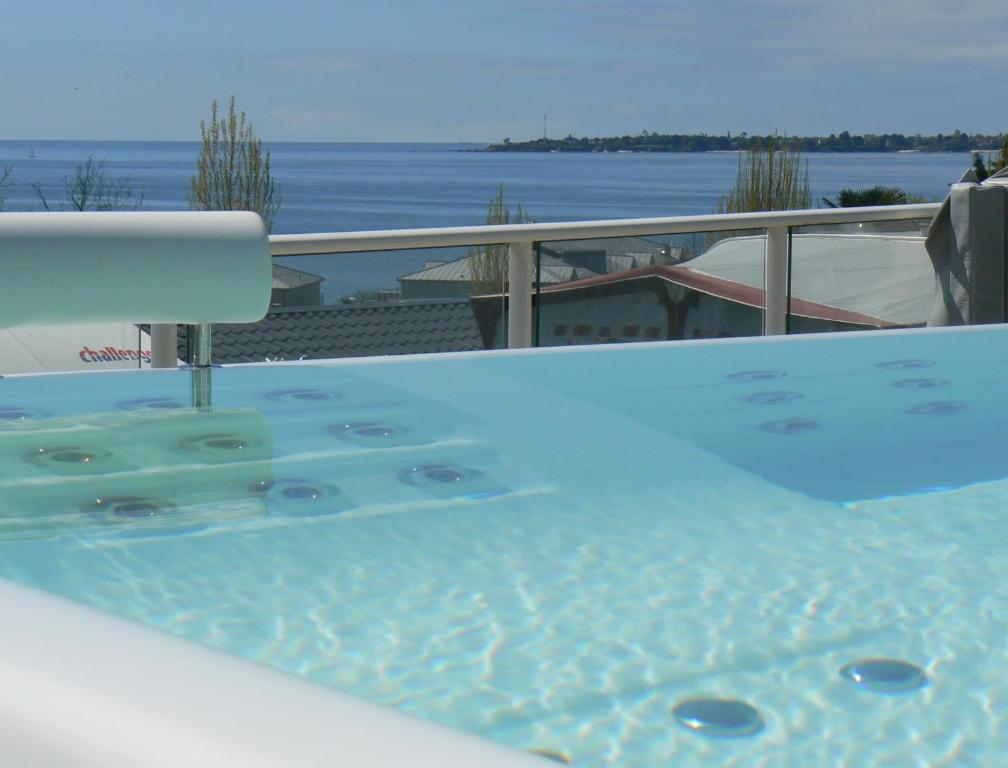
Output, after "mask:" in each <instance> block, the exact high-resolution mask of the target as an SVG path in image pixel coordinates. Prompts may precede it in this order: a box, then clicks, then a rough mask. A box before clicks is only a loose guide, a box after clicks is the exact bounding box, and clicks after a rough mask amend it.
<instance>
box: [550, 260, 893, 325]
mask: <svg viewBox="0 0 1008 768" xmlns="http://www.w3.org/2000/svg"><path fill="white" fill-rule="evenodd" d="M650 277H657V278H659V279H661V280H666V281H668V282H670V283H675V284H676V285H681V286H683V287H684V288H690V289H692V290H694V291H700V292H701V293H706V294H708V295H710V296H716V297H718V298H719V299H726V300H727V301H734V302H736V303H738V304H745V305H747V306H750V307H756V308H757V309H762V308H763V307H764V306H765V303H766V302H765V292H764V290H763V289H762V288H757V287H755V286H752V285H749V284H747V283H739V282H737V281H735V280H726V279H725V278H723V277H716V276H715V275H709V274H706V273H704V272H697V271H696V270H693V269H690V268H689V267H685V266H682V265H676V266H670V265H666V264H656V265H654V266H650V267H641V268H639V269H631V270H627V271H626V272H613V273H611V274H608V275H600V276H598V277H589V278H585V279H584V280H574V281H572V282H569V283H560V284H559V285H551V286H549V287H546V288H542V289H541V290H542V293H557V292H560V291H575V290H579V289H581V288H591V287H594V286H597V285H611V284H613V283H622V282H627V281H630V280H642V279H646V278H650ZM790 312H791V314H793V315H799V316H801V317H811V318H815V319H817V320H832V321H835V322H838V323H849V324H851V325H864V326H870V327H873V328H901V327H902V326H900V325H899V324H898V323H892V322H889V321H888V320H882V319H881V318H878V317H872V316H871V315H864V314H861V313H860V312H851V311H850V310H847V309H840V308H839V307H831V306H828V305H826V304H818V303H816V302H814V301H805V300H804V299H797V298H794V297H792V298H791V304H790Z"/></svg>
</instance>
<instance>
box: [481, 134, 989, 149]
mask: <svg viewBox="0 0 1008 768" xmlns="http://www.w3.org/2000/svg"><path fill="white" fill-rule="evenodd" d="M769 138H771V137H769V136H750V135H749V134H747V133H741V134H738V135H736V136H733V135H731V134H730V133H729V134H726V135H724V136H711V135H708V134H706V133H694V134H665V133H649V132H648V131H644V132H642V133H640V134H637V135H635V136H607V137H595V138H589V137H580V138H578V137H575V136H567V137H565V138H562V139H548V138H541V139H532V140H531V141H511V139H509V138H505V139H504V140H503V141H502V142H500V143H499V144H489V145H487V146H486V147H484V148H483V149H479V150H475V151H477V152H739V151H743V150H746V149H749V148H750V147H753V146H757V145H763V146H765V145H766V142H767V140H768V139H769ZM1005 138H1006V134H1003V133H998V134H989V135H988V134H973V135H970V134H967V133H961V132H960V131H955V132H954V133H950V134H941V133H939V134H937V135H935V136H922V135H920V134H915V135H913V136H905V135H903V134H901V133H885V134H871V133H866V134H856V135H851V134H849V133H848V132H847V131H843V132H842V133H839V134H830V135H829V136H787V137H778V140H779V141H783V142H786V143H787V145H788V146H789V147H791V148H792V149H797V150H800V151H801V152H991V151H996V150H998V149H1000V148H1001V146H1002V145H1003V144H1004V141H1005Z"/></svg>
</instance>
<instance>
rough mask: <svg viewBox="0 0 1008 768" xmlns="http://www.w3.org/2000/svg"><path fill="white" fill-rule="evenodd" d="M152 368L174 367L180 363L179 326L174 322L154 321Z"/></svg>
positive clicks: (152, 329) (151, 329) (151, 334)
mask: <svg viewBox="0 0 1008 768" xmlns="http://www.w3.org/2000/svg"><path fill="white" fill-rule="evenodd" d="M150 340H151V368H174V367H175V366H176V365H178V326H177V325H175V324H174V323H153V324H151V327H150Z"/></svg>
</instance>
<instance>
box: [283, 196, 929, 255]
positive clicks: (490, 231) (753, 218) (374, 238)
mask: <svg viewBox="0 0 1008 768" xmlns="http://www.w3.org/2000/svg"><path fill="white" fill-rule="evenodd" d="M937 212H938V204H937V203H923V204H917V205H882V206H872V207H866V208H823V209H811V210H804V211H768V212H762V213H716V214H710V215H704V216H668V217H663V218H653V219H609V220H602V221H572V222H562V223H543V224H494V225H487V226H479V227H440V228H431V229H391V230H377V231H371V232H332V233H313V234H304V235H271V236H270V249H271V250H272V253H273V255H274V256H307V255H310V254H322V253H359V252H364V251H395V250H403V249H407V248H448V247H456V246H465V245H492V244H496V243H516V242H546V241H550V240H592V239H595V238H603V237H634V236H639V235H683V234H690V233H692V232H723V231H725V230H735V229H768V228H771V227H804V226H814V225H819V224H856V223H858V222H862V221H903V220H906V219H920V218H930V217H931V216H934V214H935V213H937Z"/></svg>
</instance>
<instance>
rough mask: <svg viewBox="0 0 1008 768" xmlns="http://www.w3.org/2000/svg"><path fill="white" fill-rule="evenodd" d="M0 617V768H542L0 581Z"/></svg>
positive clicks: (518, 755)
mask: <svg viewBox="0 0 1008 768" xmlns="http://www.w3.org/2000/svg"><path fill="white" fill-rule="evenodd" d="M264 567H268V566H267V564H264ZM0 615H2V616H3V631H2V632H0V765H2V766H3V767H4V768H29V767H30V768H42V767H43V766H44V767H45V768H63V767H64V766H65V767H66V768H71V767H72V768H92V767H93V768H99V767H100V768H162V767H163V768H169V766H170V767H171V768H181V767H182V766H184V767H185V768H232V767H233V768H266V766H270V767H271V768H295V767H297V768H315V766H318V767H319V768H321V767H322V766H325V767H326V768H332V767H333V766H343V767H345V768H352V767H354V766H373V767H374V768H403V767H404V766H418V767H421V768H426V767H428V766H429V767H430V768H463V766H464V767H465V768H473V767H474V766H479V768H521V767H522V766H527V767H528V768H532V767H533V766H536V765H538V766H542V765H544V760H543V759H541V758H538V757H534V756H532V755H527V754H524V753H522V752H517V751H512V750H509V749H505V748H503V747H500V746H498V745H496V744H493V743H491V742H489V741H484V740H483V739H480V738H478V737H475V736H471V735H468V734H465V733H461V732H456V731H453V730H450V729H447V728H444V727H441V726H438V725H435V724H433V723H429V722H426V721H423V720H420V719H418V718H415V717H412V716H409V715H405V714H402V713H399V712H396V711H393V710H391V709H387V708H385V707H380V706H378V705H375V704H371V703H367V702H364V701H361V700H358V699H355V698H352V697H350V696H347V695H344V694H340V693H338V692H336V691H333V690H331V689H328V688H326V687H323V686H320V685H316V684H313V683H310V682H306V681H303V680H301V679H298V678H296V677H294V676H292V675H288V674H284V673H282V672H278V671H275V670H273V669H271V668H269V667H266V666H263V665H259V664H255V663H252V662H250V661H246V660H243V659H240V658H238V657H235V656H231V655H229V654H226V653H223V652H221V651H216V650H213V649H210V648H208V647H204V646H201V645H198V644H196V643H193V642H190V641H187V640H183V639H180V638H177V637H175V636H173V635H170V634H169V633H167V632H162V631H159V630H155V629H150V628H148V627H145V626H142V625H140V624H135V623H133V622H130V621H126V620H124V619H120V618H117V617H114V616H111V615H109V614H105V613H102V612H101V611H98V610H96V609H93V608H89V607H87V606H84V605H80V604H78V603H74V602H72V601H70V600H66V599H64V598H60V597H56V596H54V595H50V594H48V593H45V592H41V591H38V590H35V589H31V588H28V587H24V586H21V585H18V584H15V583H13V582H9V581H5V580H0Z"/></svg>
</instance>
